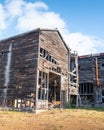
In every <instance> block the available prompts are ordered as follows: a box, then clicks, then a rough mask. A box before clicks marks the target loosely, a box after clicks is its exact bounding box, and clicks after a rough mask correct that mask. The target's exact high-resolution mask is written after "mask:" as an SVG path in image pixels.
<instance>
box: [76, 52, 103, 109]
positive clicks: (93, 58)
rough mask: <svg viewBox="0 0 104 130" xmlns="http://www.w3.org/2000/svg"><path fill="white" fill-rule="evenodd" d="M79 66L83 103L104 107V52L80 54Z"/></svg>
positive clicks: (80, 92)
mask: <svg viewBox="0 0 104 130" xmlns="http://www.w3.org/2000/svg"><path fill="white" fill-rule="evenodd" d="M78 68H79V94H80V96H81V101H82V104H83V105H87V106H89V105H90V106H98V107H100V106H103V107H104V53H100V54H91V55H83V56H79V67H78Z"/></svg>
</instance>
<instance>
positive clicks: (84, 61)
mask: <svg viewBox="0 0 104 130" xmlns="http://www.w3.org/2000/svg"><path fill="white" fill-rule="evenodd" d="M96 58H97V62H98V80H99V82H100V85H101V86H102V87H104V55H101V54H99V55H96V56H89V57H85V58H79V82H80V83H84V82H92V83H94V85H95V84H96V60H95V59H96Z"/></svg>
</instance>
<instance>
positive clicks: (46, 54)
mask: <svg viewBox="0 0 104 130" xmlns="http://www.w3.org/2000/svg"><path fill="white" fill-rule="evenodd" d="M40 56H41V57H43V58H45V59H46V60H48V61H50V62H52V63H54V64H57V60H56V59H55V58H54V57H52V56H51V55H50V54H49V52H48V51H46V50H45V49H43V48H40Z"/></svg>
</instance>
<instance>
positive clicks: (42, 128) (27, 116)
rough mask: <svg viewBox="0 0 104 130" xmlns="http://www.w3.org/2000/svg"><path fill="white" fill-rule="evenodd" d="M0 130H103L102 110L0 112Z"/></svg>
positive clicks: (103, 112) (103, 115) (103, 113)
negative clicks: (36, 112)
mask: <svg viewBox="0 0 104 130" xmlns="http://www.w3.org/2000/svg"><path fill="white" fill-rule="evenodd" d="M0 130H104V111H103V110H100V111H99V110H84V109H67V110H49V111H46V112H42V113H38V114H35V113H26V112H25V113H23V112H13V111H0Z"/></svg>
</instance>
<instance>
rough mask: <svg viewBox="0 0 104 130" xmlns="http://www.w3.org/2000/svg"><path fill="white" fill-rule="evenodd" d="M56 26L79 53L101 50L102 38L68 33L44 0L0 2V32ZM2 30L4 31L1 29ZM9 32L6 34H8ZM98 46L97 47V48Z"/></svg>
mask: <svg viewBox="0 0 104 130" xmlns="http://www.w3.org/2000/svg"><path fill="white" fill-rule="evenodd" d="M38 27H40V28H52V29H53V28H58V29H59V31H60V32H61V33H62V36H63V37H64V39H65V41H66V43H67V44H68V45H69V47H70V48H71V49H72V50H77V51H78V53H79V54H80V55H82V54H89V53H97V52H99V51H102V48H103V47H104V45H103V43H104V40H101V39H98V38H96V37H93V36H87V35H84V34H82V33H80V32H76V33H70V32H69V30H68V29H67V24H66V22H65V21H64V20H63V19H62V18H61V17H60V15H59V14H58V13H55V12H53V11H50V10H49V9H48V6H47V5H46V4H45V3H44V2H40V1H37V2H27V1H25V0H6V1H5V3H4V4H0V32H2V36H3V33H5V32H9V31H8V30H10V32H11V34H13V32H15V31H16V33H17V32H18V33H21V32H24V31H28V30H31V29H35V28H38ZM3 30H4V31H3ZM9 35H10V34H8V36H9ZM98 48H99V49H98Z"/></svg>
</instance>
